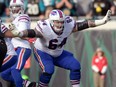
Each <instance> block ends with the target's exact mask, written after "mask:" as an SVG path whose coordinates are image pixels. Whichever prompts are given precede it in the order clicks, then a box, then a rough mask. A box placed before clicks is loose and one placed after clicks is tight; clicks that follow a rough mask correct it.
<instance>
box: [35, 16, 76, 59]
mask: <svg viewBox="0 0 116 87" xmlns="http://www.w3.org/2000/svg"><path fill="white" fill-rule="evenodd" d="M75 23H76V22H75V20H74V19H73V18H72V17H70V16H67V17H66V18H65V23H64V29H63V33H62V34H61V35H57V34H56V33H55V32H54V30H53V29H52V27H51V24H50V22H49V20H44V21H38V22H37V26H36V29H37V30H38V31H39V32H41V33H42V35H43V38H37V40H36V41H35V44H34V46H35V48H36V49H38V50H41V51H44V52H46V53H48V54H50V55H51V56H53V57H58V56H60V55H61V54H62V51H63V49H64V45H65V43H66V40H67V37H68V36H69V35H70V34H71V33H72V30H73V29H74V27H75Z"/></svg>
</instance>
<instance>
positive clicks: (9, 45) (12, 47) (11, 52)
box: [4, 38, 17, 55]
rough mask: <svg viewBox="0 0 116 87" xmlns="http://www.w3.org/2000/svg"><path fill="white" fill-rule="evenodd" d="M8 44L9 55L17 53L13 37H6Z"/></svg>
mask: <svg viewBox="0 0 116 87" xmlns="http://www.w3.org/2000/svg"><path fill="white" fill-rule="evenodd" d="M4 39H5V42H6V45H7V55H17V53H16V52H15V50H14V46H13V44H12V43H11V38H4Z"/></svg>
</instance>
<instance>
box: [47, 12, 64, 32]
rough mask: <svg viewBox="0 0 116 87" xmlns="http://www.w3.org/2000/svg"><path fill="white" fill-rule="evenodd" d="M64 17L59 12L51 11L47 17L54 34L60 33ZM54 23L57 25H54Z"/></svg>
mask: <svg viewBox="0 0 116 87" xmlns="http://www.w3.org/2000/svg"><path fill="white" fill-rule="evenodd" d="M64 20H65V15H64V13H63V12H62V11H61V10H52V11H51V12H50V15H49V21H50V23H51V25H52V27H53V29H54V31H55V32H56V33H60V32H62V31H63V28H64ZM55 21H56V22H57V23H55Z"/></svg>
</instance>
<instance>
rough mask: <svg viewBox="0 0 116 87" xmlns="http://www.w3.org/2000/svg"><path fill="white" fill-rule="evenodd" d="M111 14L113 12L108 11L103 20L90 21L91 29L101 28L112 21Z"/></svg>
mask: <svg viewBox="0 0 116 87" xmlns="http://www.w3.org/2000/svg"><path fill="white" fill-rule="evenodd" d="M111 14H112V12H111V10H108V11H107V13H106V15H105V17H104V18H103V19H99V20H93V21H92V20H89V21H88V25H89V27H96V26H100V25H103V24H105V23H107V22H108V21H109V20H110V16H111Z"/></svg>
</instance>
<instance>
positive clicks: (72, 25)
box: [65, 16, 76, 29]
mask: <svg viewBox="0 0 116 87" xmlns="http://www.w3.org/2000/svg"><path fill="white" fill-rule="evenodd" d="M65 21H66V24H67V25H68V26H69V27H70V28H71V29H74V28H75V27H76V21H75V20H74V18H73V17H71V16H66V18H65Z"/></svg>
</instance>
